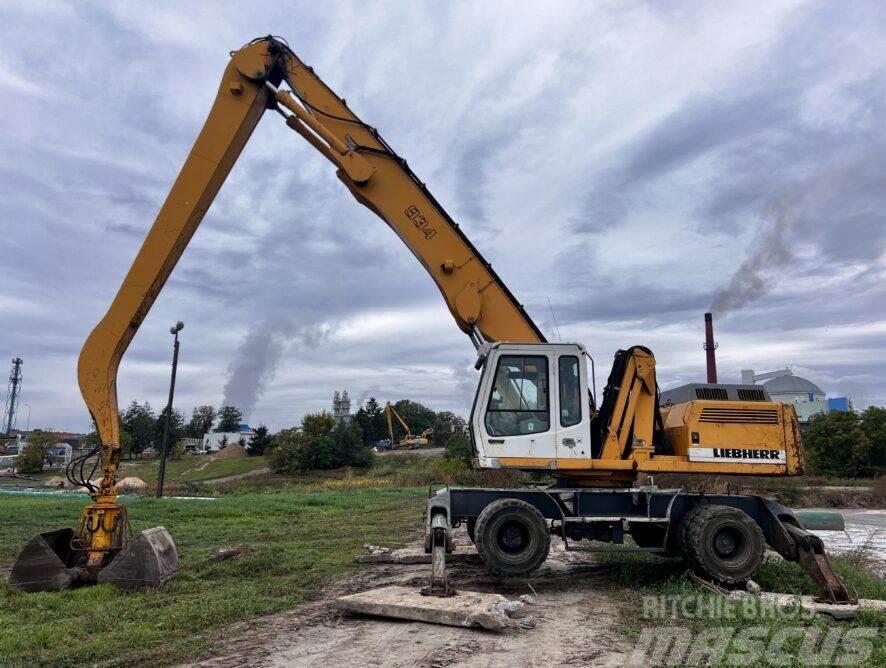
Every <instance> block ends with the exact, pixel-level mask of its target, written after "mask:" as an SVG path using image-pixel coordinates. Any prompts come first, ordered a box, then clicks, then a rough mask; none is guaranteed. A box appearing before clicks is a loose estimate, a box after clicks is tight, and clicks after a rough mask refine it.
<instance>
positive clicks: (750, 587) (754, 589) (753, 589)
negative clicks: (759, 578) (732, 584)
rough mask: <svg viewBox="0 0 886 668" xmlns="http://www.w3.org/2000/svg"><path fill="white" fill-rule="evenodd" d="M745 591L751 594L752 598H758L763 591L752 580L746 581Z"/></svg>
mask: <svg viewBox="0 0 886 668" xmlns="http://www.w3.org/2000/svg"><path fill="white" fill-rule="evenodd" d="M745 589H746V590H747V591H748V593H749V594H752V595H754V596H759V595H760V594H761V593H762V591H763V588H762V587H761V586H760V585H758V584H757V583H756V582H754V581H753V580H748V582H747V584H746V585H745Z"/></svg>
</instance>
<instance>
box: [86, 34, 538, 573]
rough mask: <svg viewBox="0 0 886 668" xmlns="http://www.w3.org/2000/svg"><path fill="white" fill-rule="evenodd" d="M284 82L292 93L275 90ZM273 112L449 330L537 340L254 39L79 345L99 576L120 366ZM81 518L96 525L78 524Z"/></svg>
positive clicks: (305, 76) (384, 147)
mask: <svg viewBox="0 0 886 668" xmlns="http://www.w3.org/2000/svg"><path fill="white" fill-rule="evenodd" d="M284 84H285V85H286V86H288V88H289V90H286V88H284V87H283V85H284ZM268 109H274V110H276V111H277V112H278V113H279V114H281V115H282V116H283V117H284V118H285V123H286V125H287V126H288V127H289V128H290V129H292V130H294V131H295V132H297V133H298V134H299V135H301V136H302V137H303V138H304V139H306V140H307V141H308V142H309V143H310V144H311V145H312V146H313V147H314V148H316V149H317V151H318V152H319V153H321V154H322V155H323V156H324V157H325V158H326V159H328V160H329V161H330V162H331V163H332V164H333V165H334V166H335V167H336V173H337V175H338V177H339V179H341V181H342V182H343V183H344V184H345V186H347V188H348V190H350V192H351V193H352V194H353V195H354V197H355V198H356V199H357V201H359V202H360V203H361V204H363V205H365V206H366V207H368V208H369V209H370V210H372V211H373V212H374V213H376V214H377V215H378V216H379V217H380V218H382V220H384V221H385V222H386V223H387V224H388V225H389V226H390V227H391V229H393V230H394V232H395V233H396V234H397V236H398V237H400V239H401V240H402V241H403V242H404V243H405V244H406V246H407V247H408V248H409V249H410V250H411V251H412V253H413V254H414V255H415V257H416V258H417V259H418V260H419V262H421V264H422V266H424V268H425V269H426V270H427V271H428V273H429V274H430V275H431V277H432V278H433V279H434V281H435V283H436V284H437V286H438V288H439V289H440V292H441V293H442V295H443V298H444V299H445V301H446V304H447V306H448V307H449V310H450V312H451V313H452V316H453V317H454V318H455V321H456V324H457V325H458V327H459V328H460V329H461V330H462V331H463V332H465V333H466V334H468V335H469V337H470V338H471V340H472V341H473V343H474V344H475V346H477V347H478V348H479V347H480V346H482V345H483V344H484V343H485V342H489V341H501V340H507V341H520V342H544V340H545V339H544V336H543V335H542V334H541V332H540V331H539V329H538V327H536V325H535V324H534V323H533V322H532V320H531V318H530V317H529V316H528V315H527V313H526V312H525V310H524V309H523V307H522V306H521V305H520V304H519V303H518V302H517V301H516V299H515V298H514V296H513V295H512V294H511V293H510V291H509V290H508V289H507V287H506V286H505V285H504V283H503V282H502V281H501V280H500V279H499V278H498V276H497V275H496V274H495V272H494V271H493V270H492V267H491V266H490V264H489V263H488V262H487V261H486V260H484V259H483V257H482V256H481V255H480V253H479V252H478V251H477V249H476V248H474V247H473V245H472V244H471V243H470V241H468V239H467V237H466V236H465V235H464V234H463V233H462V232H461V230H460V229H459V227H458V225H457V224H456V223H455V222H454V221H453V220H452V218H450V217H449V215H448V214H447V213H446V212H445V211H444V210H443V208H442V207H441V206H440V204H439V203H438V202H437V201H436V200H435V199H434V197H433V195H431V193H430V192H429V191H428V189H427V188H426V187H425V185H424V184H423V183H422V182H421V181H420V180H419V179H418V177H416V175H415V174H414V173H413V172H412V171H411V170H410V169H409V167H408V165H407V163H406V161H405V160H403V159H402V158H400V157H399V156H398V155H397V154H396V153H395V152H394V151H393V149H391V147H390V146H389V145H388V144H387V143H386V142H385V141H384V140H383V139H382V137H381V136H380V135H379V133H378V131H377V130H376V129H375V128H373V127H371V126H369V125H367V124H366V123H364V122H363V121H361V120H360V119H359V118H358V117H357V116H356V114H354V113H353V112H352V111H351V110H350V109H349V108H348V106H347V104H346V102H345V101H344V100H343V99H342V98H340V97H339V96H338V95H336V94H335V93H334V92H333V91H332V90H331V89H330V88H329V87H328V86H326V84H324V83H323V81H322V80H321V79H320V78H319V77H318V76H317V75H316V73H315V72H314V70H313V68H311V67H309V66H307V65H305V64H304V63H303V62H302V61H301V60H300V59H299V58H298V57H297V56H296V55H295V53H293V52H292V50H291V49H290V48H289V46H288V45H287V44H286V43H285V42H284V41H282V40H280V39H277V38H273V37H264V38H260V39H256V40H254V41H253V42H251V43H250V44H248V45H246V46H245V47H243V48H242V49H240V50H238V51H235V52H232V53H231V60H230V62H229V63H228V66H227V68H226V69H225V72H224V75H223V76H222V81H221V85H220V86H219V90H218V94H217V96H216V99H215V102H214V104H213V106H212V110H211V111H210V113H209V116H208V118H207V119H206V122H205V124H204V126H203V129H202V130H201V132H200V135H199V136H198V138H197V141H196V142H195V144H194V147H193V148H192V149H191V152H190V154H189V155H188V158H187V160H186V161H185V164H184V166H183V167H182V169H181V172H180V173H179V175H178V178H177V179H176V181H175V183H174V185H173V187H172V190H171V191H170V193H169V195H168V196H167V198H166V201H165V202H164V204H163V206H162V207H161V209H160V212H159V214H158V215H157V219H156V221H155V222H154V225H153V226H152V228H151V230H150V232H149V233H148V235H147V237H146V239H145V241H144V243H143V244H142V247H141V249H140V250H139V252H138V255H137V256H136V258H135V260H134V262H133V264H132V267H131V268H130V270H129V273H128V274H127V275H126V278H125V279H124V280H123V284H122V285H121V286H120V289H119V291H118V292H117V295H116V297H115V298H114V301H113V303H112V304H111V306H110V308H109V309H108V312H107V313H106V314H105V316H104V318H102V320H101V321H100V322H99V323H98V325H97V326H96V327H95V329H94V330H93V331H92V333H91V334H90V335H89V338H88V339H87V341H86V343H85V344H84V346H83V349H82V351H81V353H80V359H79V363H78V379H79V383H80V391H81V393H82V395H83V398H84V400H85V401H86V405H87V407H88V409H89V412H90V414H91V415H92V417H93V419H94V421H95V424H96V428H97V430H98V433H99V436H100V439H101V457H102V468H103V472H104V475H103V477H102V480H101V482H100V483H99V484H98V486H97V487H94V486H89V489H90V492H91V493H92V496H93V499H94V501H95V503H94V504H93V505H92V506H90V507H89V508H88V509H87V510H86V511H85V512H84V517H83V520H82V521H81V528H80V530H79V535H80V536H81V538H82V544H83V545H84V549H86V550H88V551H89V563H90V570H91V571H92V572H97V571H98V570H100V569H101V568H102V567H103V566H104V565H105V564H106V563H107V562H108V561H109V559H110V557H111V556H112V555H113V553H114V551H115V550H119V549H120V548H121V546H122V544H123V542H124V541H125V533H126V530H128V523H127V522H126V517H125V509H124V508H123V506H121V505H118V504H117V503H116V495H115V491H114V484H115V477H116V476H115V472H116V469H117V466H118V464H119V460H120V425H119V417H118V406H117V387H116V386H117V370H118V368H119V365H120V361H121V359H122V358H123V355H124V353H125V352H126V349H127V347H128V346H129V344H130V342H131V341H132V339H133V337H134V336H135V333H136V332H137V331H138V328H139V326H140V325H141V323H142V321H143V320H144V318H145V316H146V315H147V313H148V311H149V310H150V308H151V306H152V305H153V303H154V300H155V299H156V298H157V295H158V294H159V293H160V290H161V289H162V288H163V285H164V284H165V283H166V280H167V279H168V278H169V275H170V274H171V273H172V270H173V268H174V267H175V265H176V263H177V262H178V260H179V258H180V257H181V254H182V252H183V251H184V249H185V248H186V246H187V245H188V242H189V241H190V239H191V237H192V236H193V235H194V232H195V231H196V229H197V226H198V225H199V224H200V221H201V220H202V219H203V216H204V215H205V214H206V211H207V210H208V209H209V206H210V205H211V204H212V201H213V200H214V199H215V196H216V195H217V193H218V191H219V189H220V188H221V186H222V184H223V183H224V181H225V178H227V176H228V173H229V172H230V171H231V168H232V167H233V165H234V163H235V162H236V160H237V158H238V156H239V155H240V152H241V151H242V149H243V147H244V145H245V144H246V142H247V141H248V139H249V137H250V135H251V134H252V132H253V130H254V129H255V126H256V125H257V124H258V122H259V120H260V119H261V117H262V115H263V114H264V112H265V111H266V110H268ZM84 526H88V527H98V528H97V529H96V530H93V531H87V530H86V529H84Z"/></svg>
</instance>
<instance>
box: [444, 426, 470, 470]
mask: <svg viewBox="0 0 886 668" xmlns="http://www.w3.org/2000/svg"><path fill="white" fill-rule="evenodd" d="M443 447H444V448H445V450H446V452H445V453H444V454H443V457H444V458H445V459H454V460H457V461H460V462H464V464H465V465H466V466H468V467H470V466H472V462H471V460H472V459H473V458H474V449H473V448H472V447H471V442H470V441H469V440H468V439H466V438H465V437H464V436H461V435H459V434H453V435H452V436H450V437H449V438H447V439H446V444H445V445H444V446H443Z"/></svg>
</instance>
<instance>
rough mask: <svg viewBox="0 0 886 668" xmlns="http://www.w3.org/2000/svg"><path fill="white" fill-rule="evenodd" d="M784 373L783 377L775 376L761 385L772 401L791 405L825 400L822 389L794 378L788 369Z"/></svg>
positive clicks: (799, 377) (809, 381)
mask: <svg viewBox="0 0 886 668" xmlns="http://www.w3.org/2000/svg"><path fill="white" fill-rule="evenodd" d="M786 372H787V373H785V375H784V376H776V377H775V378H772V379H770V380H767V381H766V382H765V383H763V387H765V388H766V391H767V392H768V393H769V396H770V397H772V400H773V401H783V402H784V403H786V404H792V403H795V402H805V401H824V400H825V399H827V397H826V395H825V393H824V392H823V391H822V389H821V388H820V387H819V386H818V385H816V384H815V383H813V382H812V381H811V380H806V379H805V378H802V377H801V376H795V375H794V374H793V373H792V372H791V370H790V369H786Z"/></svg>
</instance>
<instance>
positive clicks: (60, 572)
mask: <svg viewBox="0 0 886 668" xmlns="http://www.w3.org/2000/svg"><path fill="white" fill-rule="evenodd" d="M75 535H76V534H75V533H74V530H73V529H56V530H55V531H47V532H45V533H40V534H37V535H36V536H34V537H33V538H32V539H31V540H29V541H28V542H27V544H26V545H25V546H24V547H23V548H22V551H21V552H20V553H19V555H18V558H17V559H16V560H15V563H14V564H13V566H12V573H10V574H9V587H10V588H12V589H20V590H22V591H58V590H59V589H66V588H68V587H70V586H71V585H72V584H73V583H74V582H75V581H76V580H78V579H79V578H80V576H81V575H82V573H83V572H84V571H83V568H82V566H84V565H85V564H86V555H85V554H84V553H83V552H78V551H77V550H73V549H71V540H72V539H73V538H74V536H75Z"/></svg>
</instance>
